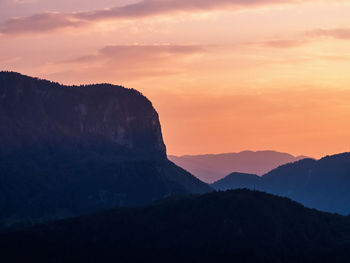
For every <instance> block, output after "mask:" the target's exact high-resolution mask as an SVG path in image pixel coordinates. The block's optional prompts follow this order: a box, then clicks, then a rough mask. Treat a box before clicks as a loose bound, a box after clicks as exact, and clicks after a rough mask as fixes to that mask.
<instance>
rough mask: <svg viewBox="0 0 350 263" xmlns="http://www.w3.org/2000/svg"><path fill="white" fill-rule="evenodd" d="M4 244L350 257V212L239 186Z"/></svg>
mask: <svg viewBox="0 0 350 263" xmlns="http://www.w3.org/2000/svg"><path fill="white" fill-rule="evenodd" d="M0 247H1V251H2V255H1V257H2V262H246V263H250V262H261V263H265V262H266V263H280V262H283V263H295V262H315V263H321V262H325V263H328V262H348V260H349V258H350V249H349V248H350V218H349V217H342V216H339V215H332V214H327V213H322V212H318V211H316V210H312V209H308V208H305V207H303V206H301V205H300V204H298V203H295V202H293V201H291V200H289V199H286V198H280V197H276V196H272V195H269V194H265V193H262V192H257V191H248V190H236V191H228V192H213V193H209V194H204V195H202V196H189V197H182V198H170V199H168V200H165V201H161V202H159V203H158V204H154V205H152V206H147V207H142V208H124V209H114V210H110V211H105V212H102V213H98V214H94V215H89V216H83V217H78V218H74V219H68V220H64V221H58V222H51V223H46V224H41V225H37V226H34V227H31V228H29V229H26V230H22V231H19V232H18V231H17V232H16V231H14V232H7V233H2V234H0ZM18 252H20V253H18ZM6 259H9V261H6Z"/></svg>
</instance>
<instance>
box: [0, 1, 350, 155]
mask: <svg viewBox="0 0 350 263" xmlns="http://www.w3.org/2000/svg"><path fill="white" fill-rule="evenodd" d="M349 14H350V1H347V0H343V1H342V0H333V1H332V0H323V1H321V0H318V1H317V0H309V1H307V0H141V1H140V0H133V1H129V0H94V1H93V0H0V70H11V71H17V72H20V73H22V74H26V75H31V76H35V77H40V78H46V79H50V80H52V81H58V82H60V83H64V84H88V83H97V82H104V83H105V82H110V83H113V84H118V85H123V86H125V87H128V88H135V89H137V90H139V91H141V92H142V93H143V94H144V95H145V96H147V97H148V98H149V99H150V100H151V101H152V103H153V105H154V107H155V108H156V110H157V111H158V113H159V116H160V121H161V124H162V130H163V136H164V140H165V143H166V145H167V150H168V154H174V155H184V154H207V153H224V152H238V151H243V150H267V149H268V150H277V151H283V152H288V153H291V154H293V155H308V156H312V157H316V158H319V157H322V156H325V155H329V154H335V153H340V152H346V151H349V150H350V121H349V119H350V103H349V101H350V85H349V84H350V74H349V73H350V72H349V68H350V45H349V44H350V16H349Z"/></svg>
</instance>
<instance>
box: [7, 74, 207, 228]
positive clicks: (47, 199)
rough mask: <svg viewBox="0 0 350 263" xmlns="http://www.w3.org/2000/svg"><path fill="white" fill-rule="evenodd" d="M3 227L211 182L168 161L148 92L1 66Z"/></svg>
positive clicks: (199, 189) (200, 188) (194, 189)
mask: <svg viewBox="0 0 350 263" xmlns="http://www.w3.org/2000/svg"><path fill="white" fill-rule="evenodd" d="M0 145H1V147H0V171H1V173H0V210H1V213H0V229H1V228H3V227H5V226H9V225H13V224H23V223H32V222H41V221H46V220H52V219H57V218H65V217H70V216H76V215H81V214H85V213H90V212H95V211H100V210H102V209H107V208H111V207H114V206H129V205H133V206H134V205H141V204H146V203H149V202H152V201H154V200H156V199H159V198H163V197H166V196H169V195H173V194H188V193H204V192H207V191H211V188H210V187H209V186H208V185H206V184H205V183H203V182H201V181H200V180H198V179H197V178H195V177H194V176H192V175H191V174H190V173H188V172H186V171H184V170H183V169H181V168H179V167H177V166H176V165H175V164H173V163H171V162H170V161H168V159H167V157H166V148H165V145H164V142H163V138H162V133H161V126H160V123H159V118H158V114H157V112H156V111H155V110H154V108H153V106H152V104H151V102H150V101H149V100H148V99H147V98H145V97H144V96H143V95H142V94H141V93H140V92H138V91H136V90H133V89H126V88H123V87H121V86H114V85H110V84H98V85H85V86H64V85H60V84H58V83H54V82H50V81H46V80H40V79H36V78H31V77H27V76H23V75H21V74H19V73H13V72H1V73H0Z"/></svg>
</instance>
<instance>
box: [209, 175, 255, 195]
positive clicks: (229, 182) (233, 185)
mask: <svg viewBox="0 0 350 263" xmlns="http://www.w3.org/2000/svg"><path fill="white" fill-rule="evenodd" d="M260 180H261V178H260V177H259V176H257V175H256V174H244V173H232V174H229V175H228V176H226V177H225V178H223V179H221V180H219V181H216V182H215V183H213V184H212V185H211V186H212V187H213V188H214V189H216V190H220V191H226V190H229V189H239V188H249V189H255V188H256V187H258V186H259V184H260Z"/></svg>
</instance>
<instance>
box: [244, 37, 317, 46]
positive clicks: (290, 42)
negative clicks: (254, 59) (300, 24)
mask: <svg viewBox="0 0 350 263" xmlns="http://www.w3.org/2000/svg"><path fill="white" fill-rule="evenodd" d="M308 42H310V40H308V39H273V40H267V41H261V42H248V43H246V44H247V45H254V46H261V47H270V48H295V47H299V46H303V45H305V44H307V43H308Z"/></svg>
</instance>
